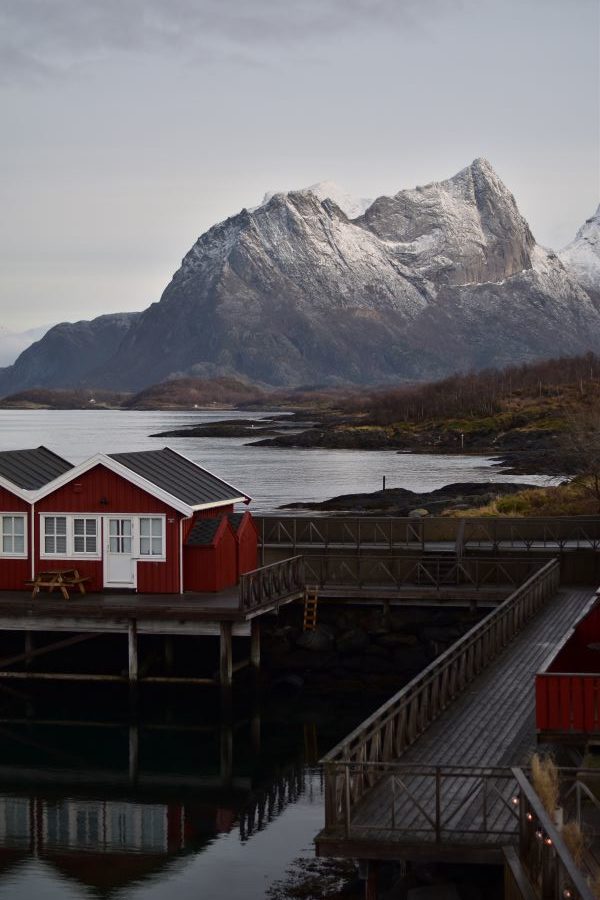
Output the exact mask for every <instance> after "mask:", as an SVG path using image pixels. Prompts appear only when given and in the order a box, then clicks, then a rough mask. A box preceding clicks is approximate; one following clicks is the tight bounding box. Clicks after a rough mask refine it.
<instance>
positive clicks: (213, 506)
mask: <svg viewBox="0 0 600 900" xmlns="http://www.w3.org/2000/svg"><path fill="white" fill-rule="evenodd" d="M246 499H247V498H246V497H233V498H232V499H231V500H219V502H218V503H199V504H198V505H197V506H192V509H193V510H194V512H199V511H200V510H201V509H216V508H217V507H218V506H233V505H234V504H235V503H245V502H246ZM186 518H189V517H188V516H186Z"/></svg>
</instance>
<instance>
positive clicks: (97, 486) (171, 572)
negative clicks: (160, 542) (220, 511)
mask: <svg viewBox="0 0 600 900" xmlns="http://www.w3.org/2000/svg"><path fill="white" fill-rule="evenodd" d="M101 501H105V502H101ZM35 512H36V515H35V530H36V548H37V551H36V563H35V564H36V569H37V570H40V569H43V568H48V567H49V561H48V560H47V559H40V553H39V547H40V516H39V513H96V514H99V515H103V516H110V515H127V514H132V515H136V514H142V515H145V514H148V515H152V514H154V515H164V516H165V529H166V561H164V562H156V561H150V560H144V561H142V560H140V561H138V564H137V590H138V591H140V592H143V593H179V591H180V583H179V521H180V519H181V514H180V513H179V512H177V511H176V510H174V509H172V508H171V507H170V506H167V504H165V503H162V501H160V500H157V499H156V498H155V497H153V496H152V495H151V494H147V493H145V491H143V490H142V489H141V488H139V487H137V486H136V485H134V484H131V483H130V482H128V481H127V480H126V479H125V478H122V477H121V476H120V475H117V474H116V473H114V472H111V471H110V470H108V469H106V468H104V466H101V465H98V466H95V467H94V468H93V469H90V471H89V472H85V473H84V474H82V475H81V476H80V477H79V478H76V479H74V480H73V481H72V482H69V483H68V484H66V485H64V486H63V487H61V488H58V489H57V490H56V491H53V493H51V494H49V495H48V496H47V497H44V498H43V499H42V500H40V501H39V502H38V503H37V504H36V509H35ZM102 546H103V542H102ZM51 562H52V568H69V567H72V566H74V567H75V568H76V569H77V570H78V571H79V572H80V574H83V575H89V576H90V578H91V579H92V581H91V582H90V584H89V590H92V591H99V590H102V587H103V566H102V561H101V560H80V559H78V560H68V559H66V560H58V559H54V558H53V559H52V561H51Z"/></svg>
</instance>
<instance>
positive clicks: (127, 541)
mask: <svg viewBox="0 0 600 900" xmlns="http://www.w3.org/2000/svg"><path fill="white" fill-rule="evenodd" d="M121 540H122V541H123V549H122V551H121V552H122V553H131V538H130V537H124V538H121Z"/></svg>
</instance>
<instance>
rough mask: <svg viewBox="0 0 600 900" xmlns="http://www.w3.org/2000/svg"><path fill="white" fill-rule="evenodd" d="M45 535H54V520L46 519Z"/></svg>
mask: <svg viewBox="0 0 600 900" xmlns="http://www.w3.org/2000/svg"><path fill="white" fill-rule="evenodd" d="M45 524H46V534H54V519H46V520H45Z"/></svg>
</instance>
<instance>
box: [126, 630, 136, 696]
mask: <svg viewBox="0 0 600 900" xmlns="http://www.w3.org/2000/svg"><path fill="white" fill-rule="evenodd" d="M127 646H128V650H129V681H131V682H136V681H137V680H138V640H137V622H136V621H135V619H131V621H130V622H129V627H128V629H127Z"/></svg>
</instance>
